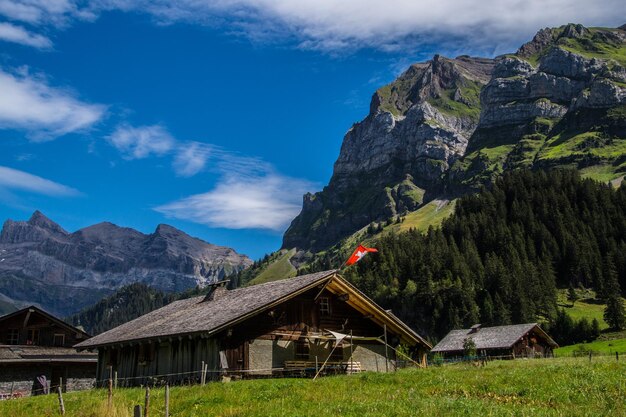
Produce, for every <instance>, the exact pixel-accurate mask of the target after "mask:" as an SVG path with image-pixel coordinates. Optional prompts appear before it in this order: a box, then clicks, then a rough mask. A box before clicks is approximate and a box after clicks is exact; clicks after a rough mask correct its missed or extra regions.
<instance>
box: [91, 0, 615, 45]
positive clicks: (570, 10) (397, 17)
mask: <svg viewBox="0 0 626 417" xmlns="http://www.w3.org/2000/svg"><path fill="white" fill-rule="evenodd" d="M92 6H93V7H95V8H96V9H99V10H107V9H120V10H125V11H136V12H144V13H149V14H151V15H152V16H154V17H155V18H156V20H157V21H158V22H160V23H171V22H178V21H186V22H192V23H196V24H200V25H213V26H215V25H226V26H229V27H230V29H231V32H238V33H242V34H244V35H246V36H248V37H250V38H252V39H254V40H260V41H264V40H268V39H277V38H278V39H284V38H289V39H292V40H294V41H296V42H297V44H298V45H299V46H300V47H302V48H307V49H321V50H327V51H328V50H331V51H333V50H345V49H355V48H362V47H374V48H379V49H383V50H399V49H401V48H404V47H406V46H407V45H413V46H416V45H419V44H432V43H434V42H446V41H447V42H449V45H448V46H449V47H451V48H461V47H473V48H491V49H492V50H494V49H498V48H503V47H505V48H506V47H517V46H519V45H518V43H519V42H521V41H522V40H525V39H528V38H529V37H530V36H531V35H532V34H533V33H534V32H536V31H537V30H538V29H540V28H542V27H545V26H558V25H562V24H565V23H567V22H576V23H583V24H586V25H614V26H615V25H620V24H622V23H623V22H622V21H621V20H622V19H623V16H622V15H623V13H616V11H617V10H624V6H623V2H622V0H604V1H602V2H592V1H588V0H524V1H521V0H387V1H380V0H298V1H293V0H219V1H198V0H176V1H174V0H149V1H148V0H98V1H96V2H92Z"/></svg>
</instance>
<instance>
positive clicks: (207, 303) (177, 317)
mask: <svg viewBox="0 0 626 417" xmlns="http://www.w3.org/2000/svg"><path fill="white" fill-rule="evenodd" d="M330 283H332V285H335V286H339V288H341V289H342V291H343V290H345V291H348V292H350V293H352V294H353V295H355V299H354V300H355V301H356V300H361V302H362V306H361V307H362V308H367V309H369V311H372V312H374V313H375V314H376V317H378V318H377V319H376V320H379V321H380V320H382V321H383V322H386V323H387V326H388V327H389V326H390V325H391V326H393V327H395V329H396V330H397V331H399V332H400V333H401V334H402V335H404V337H405V338H406V339H407V340H412V341H416V342H417V343H421V344H423V345H424V346H426V347H427V348H428V349H430V347H431V345H430V344H429V343H428V342H427V341H425V340H424V339H423V338H422V337H421V336H420V335H418V334H417V333H416V332H415V331H414V330H413V329H411V328H410V327H409V326H407V325H406V324H405V323H403V322H402V321H401V320H400V319H398V318H397V317H396V316H394V315H393V314H390V313H386V312H385V311H384V310H383V309H382V308H381V307H380V306H378V305H377V304H376V303H374V302H373V301H372V300H370V299H369V298H368V297H367V296H366V295H365V294H363V293H362V292H360V291H359V290H358V289H357V288H356V287H354V286H353V285H352V284H350V283H349V282H347V281H345V280H343V279H342V278H341V277H340V276H339V275H338V274H337V271H336V270H330V271H324V272H317V273H314V274H309V275H302V276H299V277H295V278H287V279H282V280H279V281H273V282H268V283H264V284H258V285H254V286H251V287H244V288H237V289H234V290H231V291H224V292H222V293H221V294H220V296H219V297H217V298H213V297H209V299H208V300H207V297H206V296H204V295H203V296H199V297H194V298H189V299H185V300H179V301H175V302H173V303H171V304H168V305H166V306H165V307H162V308H160V309H158V310H155V311H152V312H150V313H148V314H145V315H143V316H141V317H138V318H136V319H134V320H131V321H129V322H128V323H125V324H122V325H121V326H118V327H116V328H114V329H111V330H109V331H106V332H104V333H102V334H99V335H97V336H94V337H92V338H91V339H89V340H86V341H84V342H81V343H79V344H77V345H76V346H75V347H76V348H77V349H92V348H97V347H100V346H107V345H114V344H124V343H131V342H139V341H144V340H151V339H158V338H170V337H177V336H183V335H202V336H207V337H210V336H212V335H214V334H217V333H219V332H220V331H222V330H224V329H226V328H228V327H230V326H232V325H234V324H236V323H238V322H240V321H242V320H246V319H248V318H250V317H253V316H254V315H256V314H260V313H261V312H262V311H265V310H267V309H269V308H272V307H273V306H276V305H278V304H280V303H282V302H284V301H286V300H288V299H290V298H292V297H295V296H296V295H298V294H301V293H304V292H306V291H308V290H311V289H313V288H316V287H320V286H326V285H329V284H330ZM351 300H352V299H351ZM350 302H352V301H350ZM363 306H367V307H363ZM373 320H374V318H373ZM381 326H382V324H381Z"/></svg>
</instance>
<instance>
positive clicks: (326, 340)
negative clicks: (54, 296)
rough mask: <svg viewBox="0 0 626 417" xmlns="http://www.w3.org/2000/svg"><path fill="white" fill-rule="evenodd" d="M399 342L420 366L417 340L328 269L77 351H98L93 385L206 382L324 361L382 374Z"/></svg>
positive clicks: (183, 309) (149, 321) (175, 312)
mask: <svg viewBox="0 0 626 417" xmlns="http://www.w3.org/2000/svg"><path fill="white" fill-rule="evenodd" d="M331 331H332V332H334V333H331ZM350 334H351V335H352V337H351V338H350V336H347V337H346V335H350ZM385 337H386V340H387V344H385ZM399 344H402V345H404V346H406V347H408V348H410V350H411V352H412V356H413V358H415V360H416V362H418V363H420V364H422V363H423V364H425V355H426V353H427V351H428V350H429V349H430V348H431V346H430V345H429V344H428V343H427V342H426V341H425V340H424V339H422V338H421V337H420V336H419V335H418V334H417V333H415V332H414V331H413V330H412V329H410V328H409V327H408V326H407V325H406V324H404V323H403V322H402V321H400V320H399V319H398V318H397V317H395V316H394V315H393V314H391V313H390V312H387V311H385V310H383V309H382V308H381V307H379V306H378V305H376V304H375V303H374V302H373V301H372V300H370V299H369V298H368V297H367V296H365V295H364V294H363V293H362V292H360V291H359V290H358V289H357V288H355V287H354V286H353V285H351V284H350V283H348V282H347V281H346V280H344V279H343V278H342V277H341V276H340V275H339V274H338V273H337V272H336V271H326V272H320V273H315V274H310V275H304V276H300V277H296V278H290V279H284V280H280V281H274V282H268V283H265V284H259V285H255V286H251V287H245V288H238V289H235V290H230V291H229V290H227V289H226V287H225V286H224V285H219V284H218V285H214V286H213V288H212V291H211V292H210V293H209V294H208V295H207V296H201V297H195V298H190V299H186V300H179V301H175V302H173V303H171V304H169V305H167V306H165V307H163V308H161V309H158V310H155V311H153V312H151V313H148V314H146V315H144V316H141V317H139V318H137V319H135V320H132V321H130V322H128V323H125V324H123V325H121V326H119V327H116V328H114V329H111V330H109V331H107V332H105V333H102V334H100V335H97V336H95V337H93V338H91V339H89V340H87V341H84V342H82V343H80V344H78V345H77V346H76V347H77V348H79V349H97V350H98V374H97V378H98V379H99V380H100V379H105V378H107V377H108V375H109V372H111V371H113V372H117V376H118V378H119V379H120V380H121V381H120V383H121V384H126V385H134V384H139V383H144V382H145V381H146V380H147V379H148V378H154V379H156V380H160V381H164V380H167V381H169V382H171V383H177V382H178V383H180V382H183V381H187V380H198V379H200V378H202V373H201V372H200V370H201V369H202V366H203V364H205V367H206V368H205V369H206V379H207V380H208V379H216V378H219V377H221V376H223V375H238V376H243V377H247V376H261V375H263V376H271V375H276V374H278V373H281V374H283V373H285V372H287V373H289V372H290V371H294V372H296V373H300V374H306V373H309V374H311V373H315V372H317V371H321V369H322V365H323V364H324V362H326V365H325V369H326V370H339V371H341V370H343V371H346V370H348V371H350V370H358V369H361V370H373V371H385V370H389V369H393V366H394V364H395V362H394V360H395V358H396V354H395V349H394V347H396V346H398V345H399ZM109 367H111V368H109Z"/></svg>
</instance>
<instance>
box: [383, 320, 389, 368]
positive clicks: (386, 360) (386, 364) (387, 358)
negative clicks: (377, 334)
mask: <svg viewBox="0 0 626 417" xmlns="http://www.w3.org/2000/svg"><path fill="white" fill-rule="evenodd" d="M383 329H384V330H385V372H389V354H388V353H387V325H386V324H385V325H384V327H383Z"/></svg>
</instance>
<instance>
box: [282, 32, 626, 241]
mask: <svg viewBox="0 0 626 417" xmlns="http://www.w3.org/2000/svg"><path fill="white" fill-rule="evenodd" d="M625 51H626V30H625V27H621V28H619V29H611V28H586V27H584V26H582V25H576V24H568V25H565V26H561V27H559V28H551V29H543V30H541V31H539V32H538V33H537V34H536V35H535V37H534V38H533V39H532V40H531V41H530V42H528V43H526V44H524V45H522V46H521V47H520V48H519V50H518V51H517V52H516V53H512V54H507V55H503V56H500V57H497V58H496V59H494V60H488V59H481V58H470V57H467V56H460V57H457V58H454V59H449V58H445V57H441V56H435V57H434V58H433V59H432V60H430V61H427V62H424V63H419V64H414V65H412V66H411V67H409V69H408V70H407V71H406V72H404V73H403V74H402V75H400V76H399V77H398V79H397V80H395V81H394V82H392V83H390V84H389V85H386V86H383V87H381V88H380V89H378V90H377V91H376V92H375V94H374V96H373V98H372V103H371V106H370V113H369V114H368V115H367V117H366V118H365V119H363V121H361V122H359V123H357V124H355V125H354V126H352V128H351V129H350V130H349V131H348V133H347V134H346V136H345V137H344V140H343V144H342V147H341V151H340V154H339V157H338V159H337V161H336V162H335V166H334V172H333V176H332V178H331V180H330V182H329V184H328V186H327V187H325V188H324V189H323V190H322V191H320V192H318V193H315V194H308V195H306V196H305V198H304V204H303V208H302V212H301V213H300V215H299V216H298V217H297V218H296V219H294V221H293V222H292V224H291V226H290V227H289V229H288V230H287V231H286V233H285V235H284V238H283V249H293V248H297V249H298V252H301V251H304V252H311V253H314V254H315V253H323V252H325V251H328V250H329V249H330V248H333V247H335V246H336V245H340V246H341V245H342V243H341V242H343V241H345V240H353V236H354V234H355V233H358V232H359V231H360V230H362V229H363V228H367V227H368V226H369V225H370V224H372V223H375V224H380V223H385V222H387V221H388V219H390V218H393V219H395V218H397V217H410V216H409V213H412V212H415V211H416V210H418V209H420V208H421V207H422V206H424V205H427V204H428V203H429V202H431V201H433V200H438V199H439V200H441V199H445V200H448V199H454V198H456V197H459V196H461V195H464V194H466V193H468V192H475V191H477V190H479V189H480V187H481V186H483V185H488V184H490V183H492V182H493V181H494V180H495V179H496V178H498V177H499V176H500V175H502V174H503V173H504V172H507V171H511V170H514V169H533V170H536V169H550V168H555V167H558V168H574V169H577V170H579V171H581V173H582V174H583V175H584V176H585V177H588V178H593V179H597V180H600V181H603V182H612V183H613V184H616V185H617V184H620V183H621V181H622V180H623V177H624V174H625V173H626V67H625V65H626V63H625V58H624V57H625V56H626V54H625Z"/></svg>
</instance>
